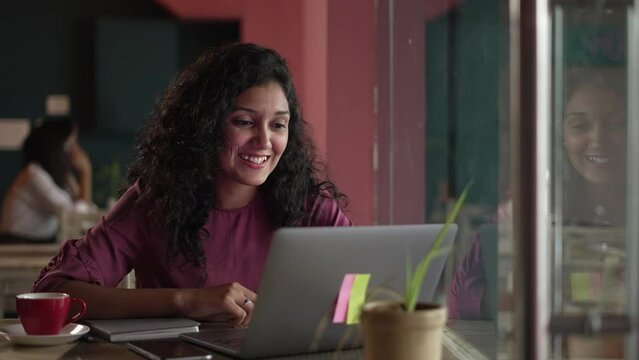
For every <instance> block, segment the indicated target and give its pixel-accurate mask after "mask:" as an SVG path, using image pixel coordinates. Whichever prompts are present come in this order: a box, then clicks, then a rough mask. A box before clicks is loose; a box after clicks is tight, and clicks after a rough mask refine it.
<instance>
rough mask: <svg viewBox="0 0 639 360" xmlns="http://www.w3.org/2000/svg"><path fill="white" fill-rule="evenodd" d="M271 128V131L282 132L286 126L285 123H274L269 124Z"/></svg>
mask: <svg viewBox="0 0 639 360" xmlns="http://www.w3.org/2000/svg"><path fill="white" fill-rule="evenodd" d="M271 127H272V128H273V129H275V130H284V129H286V124H285V123H279V122H276V123H273V124H271Z"/></svg>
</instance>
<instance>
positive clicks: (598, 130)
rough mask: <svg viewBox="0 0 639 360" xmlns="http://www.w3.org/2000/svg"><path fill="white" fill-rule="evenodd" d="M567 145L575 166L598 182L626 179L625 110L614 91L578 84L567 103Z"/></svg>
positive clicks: (586, 176) (567, 150) (582, 173)
mask: <svg viewBox="0 0 639 360" xmlns="http://www.w3.org/2000/svg"><path fill="white" fill-rule="evenodd" d="M564 148H565V150H566V154H567V156H568V159H569V161H570V163H571V164H572V166H573V167H574V168H575V170H576V171H577V172H579V173H580V174H581V175H582V176H583V177H584V178H585V179H586V180H588V181H589V182H591V183H595V184H610V183H612V182H613V181H616V180H617V181H623V179H624V178H625V175H624V169H625V166H626V164H625V163H626V113H625V106H624V102H623V101H622V99H620V98H619V96H618V95H617V94H616V93H615V92H614V91H612V90H610V89H607V88H603V87H598V86H594V85H583V86H581V87H578V88H577V89H576V90H575V92H574V93H573V95H572V97H571V98H570V100H569V101H568V103H567V104H566V114H565V118H564Z"/></svg>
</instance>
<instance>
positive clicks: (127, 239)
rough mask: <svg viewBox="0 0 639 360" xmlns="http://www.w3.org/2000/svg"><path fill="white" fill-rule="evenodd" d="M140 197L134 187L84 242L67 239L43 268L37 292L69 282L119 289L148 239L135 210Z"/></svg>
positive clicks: (83, 239) (35, 289)
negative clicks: (77, 281) (81, 282)
mask: <svg viewBox="0 0 639 360" xmlns="http://www.w3.org/2000/svg"><path fill="white" fill-rule="evenodd" d="M136 198H137V189H135V188H134V187H132V188H131V189H129V191H127V193H126V194H125V195H123V196H122V198H121V199H120V200H119V201H118V203H117V204H116V205H115V206H114V208H113V209H112V210H111V211H110V212H109V213H108V214H107V215H106V216H105V217H104V218H102V220H101V221H100V222H99V223H98V225H96V226H95V227H94V228H92V229H90V230H89V231H88V232H87V234H86V235H85V236H84V237H83V238H82V239H75V240H67V241H66V242H65V243H64V244H63V245H62V247H61V249H60V252H59V253H58V255H56V256H55V257H54V258H53V259H52V260H51V261H50V262H49V264H48V265H47V267H45V268H44V269H42V271H41V272H40V275H39V276H38V278H37V279H36V281H35V282H34V285H33V291H35V292H40V291H51V290H52V289H55V288H56V287H57V286H58V285H60V284H61V283H62V282H65V281H68V280H79V281H84V282H88V283H92V284H97V285H103V286H110V287H115V286H117V284H118V283H119V282H120V280H121V279H122V278H123V277H124V276H126V275H127V274H128V273H129V272H130V271H131V269H132V268H133V266H134V263H133V262H134V259H135V258H136V253H137V252H138V250H139V248H140V247H141V244H140V243H141V239H143V238H144V231H143V230H142V229H143V228H144V226H143V225H142V224H143V223H144V221H142V218H141V217H140V216H138V215H137V213H138V211H134V207H135V199H136Z"/></svg>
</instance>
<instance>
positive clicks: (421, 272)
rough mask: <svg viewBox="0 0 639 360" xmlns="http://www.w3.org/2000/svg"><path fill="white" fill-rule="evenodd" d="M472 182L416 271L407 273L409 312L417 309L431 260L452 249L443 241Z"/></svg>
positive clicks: (406, 299) (406, 304)
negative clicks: (443, 245) (445, 245)
mask: <svg viewBox="0 0 639 360" xmlns="http://www.w3.org/2000/svg"><path fill="white" fill-rule="evenodd" d="M472 183H473V181H472V180H471V181H470V182H468V184H466V186H465V187H464V190H463V191H462V193H461V195H460V196H459V199H458V200H457V202H456V203H455V206H453V209H452V210H451V212H450V213H449V214H448V216H447V217H446V222H445V223H444V226H442V228H441V229H440V230H439V233H438V234H437V237H436V238H435V243H434V244H433V246H432V247H431V248H430V250H428V253H427V254H426V256H424V258H423V259H422V261H421V262H420V263H419V264H418V265H417V268H416V269H415V272H414V273H412V274H407V276H406V278H407V279H410V281H409V282H407V288H406V298H405V299H404V307H405V308H406V311H407V312H413V311H415V307H416V306H417V300H418V298H419V293H420V292H421V288H422V283H423V281H424V276H426V272H427V271H428V268H429V267H430V264H431V262H432V261H433V260H435V259H436V258H438V257H440V256H444V255H446V254H447V253H448V252H449V251H450V247H446V248H442V247H441V243H442V241H444V236H445V235H446V232H447V231H448V227H449V226H450V224H452V223H453V222H454V221H455V219H456V218H457V215H458V214H459V210H460V209H461V207H462V205H463V204H464V201H466V196H467V195H468V191H469V190H470V187H471V185H472Z"/></svg>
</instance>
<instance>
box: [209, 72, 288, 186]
mask: <svg viewBox="0 0 639 360" xmlns="http://www.w3.org/2000/svg"><path fill="white" fill-rule="evenodd" d="M289 119H290V112H289V107H288V101H287V100H286V96H285V95H284V91H283V90H282V87H281V86H280V85H279V84H278V83H277V82H269V83H267V84H265V85H260V86H254V87H251V88H249V89H247V90H245V91H243V92H242V93H241V94H240V95H239V96H238V97H237V98H236V99H235V103H234V105H233V110H232V111H231V113H230V114H229V115H228V116H227V117H226V119H224V139H225V140H224V142H225V145H224V149H223V150H222V152H221V153H220V159H219V160H220V166H221V171H220V173H219V174H218V180H217V181H216V188H217V192H218V194H223V193H236V194H237V191H241V192H243V193H244V194H250V196H252V195H253V194H255V193H256V192H257V187H258V186H260V185H262V184H263V183H264V182H265V181H266V179H267V178H268V176H269V175H270V174H271V172H273V170H274V169H275V167H276V166H277V163H278V162H279V160H280V158H281V157H282V154H283V153H284V150H285V149H286V145H287V143H288V123H289Z"/></svg>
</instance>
